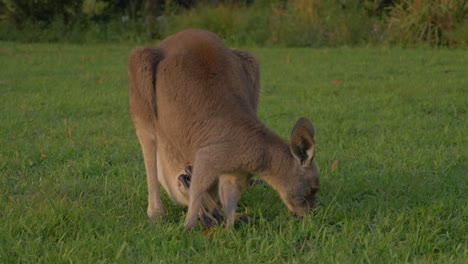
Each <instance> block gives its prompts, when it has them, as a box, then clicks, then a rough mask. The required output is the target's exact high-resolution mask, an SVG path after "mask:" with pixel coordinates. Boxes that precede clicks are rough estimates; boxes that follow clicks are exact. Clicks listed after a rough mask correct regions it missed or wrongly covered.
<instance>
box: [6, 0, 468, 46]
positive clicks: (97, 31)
mask: <svg viewBox="0 0 468 264" xmlns="http://www.w3.org/2000/svg"><path fill="white" fill-rule="evenodd" d="M467 12H468V4H467V3H466V1H463V0H437V1H431V0H401V1H396V0H395V1H391V0H365V1H343V0H330V1H325V0H200V1H194V0H131V1H111V0H78V1H64V0H58V1H49V0H24V1H19V0H0V29H1V30H0V40H2V39H3V40H19V41H29V42H34V41H43V42H56V41H65V42H79V43H81V42H114V41H117V40H118V41H148V40H153V41H154V40H156V39H161V38H163V37H165V36H167V35H169V34H171V33H174V32H176V31H179V30H181V29H184V28H189V27H190V28H193V27H198V28H205V29H208V30H211V31H214V32H215V33H217V34H219V35H220V36H221V37H223V38H224V39H226V40H227V41H228V42H230V43H233V44H236V45H254V46H264V45H266V46H308V47H321V46H342V45H368V44H371V45H372V44H386V43H391V44H395V43H396V44H403V45H419V44H424V43H427V44H429V45H432V46H449V47H464V46H466V45H468V43H467V39H468V18H467ZM79 36H82V37H79Z"/></svg>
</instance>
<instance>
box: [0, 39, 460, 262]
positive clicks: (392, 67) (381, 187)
mask: <svg viewBox="0 0 468 264" xmlns="http://www.w3.org/2000/svg"><path fill="white" fill-rule="evenodd" d="M132 47H133V45H121V44H119V45H116V44H106V45H102V44H98V45H95V44H89V45H64V44H18V43H5V42H0V51H1V52H0V68H1V69H2V70H1V71H0V80H1V82H0V93H1V96H0V146H1V151H0V194H1V195H0V205H1V210H0V219H1V221H0V244H1V246H0V262H1V263H64V262H67V263H69V262H77V263H82V262H83V263H219V262H223V263H444V264H445V263H467V262H468V255H467V252H468V248H467V243H466V241H467V235H468V206H467V205H466V201H467V200H468V177H466V172H467V170H468V167H467V164H468V163H467V162H468V160H467V158H468V149H467V148H466V146H467V143H468V142H467V137H466V131H467V129H468V128H467V120H468V112H467V107H466V105H467V104H466V100H467V95H468V76H467V75H466V73H467V72H468V61H467V60H466V51H463V50H447V49H443V48H441V49H436V50H435V49H407V50H404V49H388V48H336V49H304V48H301V49H292V48H290V49H284V48H268V49H263V48H262V49H255V50H253V52H254V53H255V54H256V56H257V57H258V58H259V59H260V62H261V64H260V65H261V87H262V88H261V92H260V106H259V111H258V112H259V118H260V119H261V120H263V122H264V123H265V124H266V125H267V126H268V127H269V128H271V129H272V130H274V131H276V132H277V133H279V134H280V135H281V136H282V137H283V138H287V137H288V136H289V132H290V129H291V128H292V125H293V124H294V122H295V121H296V119H297V118H298V117H300V116H306V117H309V118H310V119H311V120H312V121H313V123H314V127H315V134H316V140H317V153H316V157H315V162H316V165H317V166H318V168H319V171H320V172H321V184H322V186H321V187H322V188H321V191H320V192H319V194H318V197H317V198H318V210H317V212H316V214H314V215H309V216H306V217H304V218H296V217H292V216H290V215H289V214H288V213H287V209H286V207H285V206H284V205H283V203H282V202H281V200H280V199H279V197H278V195H277V194H276V193H275V192H274V191H273V190H272V189H271V188H268V187H266V186H262V185H256V186H253V187H251V188H248V189H247V190H246V192H245V193H244V195H243V196H242V198H241V201H240V207H239V212H243V213H248V214H250V215H251V216H253V217H254V222H253V223H252V225H250V226H244V225H239V226H238V227H237V228H236V229H235V230H233V232H225V231H224V230H223V229H219V228H214V229H212V230H211V232H208V234H207V233H206V232H204V230H202V228H201V227H200V226H199V227H197V228H196V229H195V230H193V231H191V232H188V233H184V232H183V221H184V216H185V212H186V209H184V208H182V207H180V206H176V205H175V204H174V203H173V202H172V201H171V200H170V199H169V197H168V196H167V195H166V194H165V192H164V191H162V194H163V204H164V206H165V209H166V220H165V222H163V223H158V224H155V225H148V224H147V219H146V203H147V197H146V194H147V191H146V182H145V174H144V164H143V159H142V154H141V150H140V147H139V145H138V140H137V138H136V135H135V131H134V129H133V127H132V124H131V121H130V117H129V113H128V105H127V104H128V98H127V77H126V75H127V73H126V61H127V54H128V53H129V51H130V49H131V48H132ZM335 160H338V165H337V166H336V165H335V169H333V168H332V167H331V166H330V165H331V164H336V163H335V162H334V161H335Z"/></svg>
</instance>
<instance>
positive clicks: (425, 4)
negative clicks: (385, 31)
mask: <svg viewBox="0 0 468 264" xmlns="http://www.w3.org/2000/svg"><path fill="white" fill-rule="evenodd" d="M467 15H468V2H467V1H465V0H436V1H433V0H402V1H400V3H396V4H395V5H394V6H392V7H391V8H390V14H389V18H388V26H389V33H390V36H391V40H392V41H397V42H401V43H403V44H408V45H414V44H420V43H428V44H431V45H447V46H455V45H457V44H459V42H465V43H466V41H468V29H467V28H468V16H467Z"/></svg>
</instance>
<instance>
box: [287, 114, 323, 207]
mask: <svg viewBox="0 0 468 264" xmlns="http://www.w3.org/2000/svg"><path fill="white" fill-rule="evenodd" d="M289 147H290V150H291V154H292V156H293V157H294V159H293V162H292V166H291V167H290V168H289V170H288V171H286V172H285V173H287V174H288V175H283V177H284V178H286V179H287V181H286V184H285V185H286V186H284V188H285V189H283V191H281V192H280V196H281V198H282V200H283V202H284V203H285V204H286V206H287V207H288V209H289V210H290V211H291V212H293V213H294V214H297V215H299V216H303V215H305V214H307V213H308V212H309V210H310V209H311V208H312V207H314V206H315V195H316V193H317V192H318V191H319V189H320V182H319V173H318V171H317V169H316V167H315V164H314V161H313V160H314V150H315V140H314V128H313V126H312V124H311V123H310V121H309V120H307V119H305V118H300V119H299V120H298V121H297V122H296V124H295V125H294V128H293V129H292V132H291V139H290V142H289Z"/></svg>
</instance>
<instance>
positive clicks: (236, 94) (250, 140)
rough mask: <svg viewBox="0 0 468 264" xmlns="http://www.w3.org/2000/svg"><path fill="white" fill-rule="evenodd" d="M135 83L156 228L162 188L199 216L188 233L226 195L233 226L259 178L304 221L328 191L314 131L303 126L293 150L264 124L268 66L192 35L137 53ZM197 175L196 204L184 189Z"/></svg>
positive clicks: (191, 218) (133, 97) (134, 103)
mask: <svg viewBox="0 0 468 264" xmlns="http://www.w3.org/2000/svg"><path fill="white" fill-rule="evenodd" d="M128 75H129V102H130V112H131V117H132V121H133V123H134V126H135V128H136V133H137V135H138V138H139V141H140V144H141V147H142V151H143V156H144V160H145V167H146V173H147V183H148V211H147V213H148V216H149V217H150V219H154V218H160V217H162V216H163V214H164V211H163V207H162V203H161V199H160V194H159V189H158V188H159V183H161V184H162V185H163V187H164V189H165V190H166V191H167V192H168V193H169V195H170V197H171V198H172V199H173V200H175V201H176V202H178V203H181V204H183V205H187V206H188V207H189V209H188V213H187V218H186V222H185V228H186V229H190V228H192V227H193V226H194V225H195V224H196V220H197V213H198V210H199V208H200V205H201V199H202V196H203V194H204V193H206V192H209V193H210V194H211V195H212V196H216V191H218V196H219V199H220V201H221V203H222V205H223V207H224V213H225V214H226V218H227V226H231V225H232V223H233V221H234V215H235V210H236V206H237V202H238V199H239V196H240V193H241V191H242V189H243V188H244V187H245V186H246V183H247V181H248V179H249V178H250V177H251V176H252V175H253V174H256V175H258V176H259V177H261V178H262V179H263V180H265V181H266V182H267V183H268V184H269V185H271V186H272V187H273V188H274V189H275V190H277V191H278V193H279V194H280V196H281V198H282V199H283V201H284V202H285V204H286V205H287V207H288V208H289V209H290V210H291V211H292V212H294V213H296V214H299V215H303V214H305V213H306V212H307V211H308V209H309V208H310V207H311V206H313V204H314V203H315V193H316V192H317V191H318V188H319V181H318V173H317V172H316V169H315V166H314V164H313V161H312V158H313V147H314V143H315V142H314V140H313V128H312V124H310V122H309V121H307V120H306V119H300V120H299V121H298V123H297V124H296V126H295V127H294V129H293V132H292V141H291V146H289V145H288V144H286V143H285V142H283V141H282V140H281V139H280V138H279V137H278V136H276V135H275V134H274V133H272V132H271V131H269V130H268V129H267V128H266V127H265V126H264V125H263V124H262V123H261V122H260V121H259V120H258V118H257V116H256V110H257V104H258V93H259V66H258V62H257V60H256V59H255V57H253V56H252V55H251V54H249V53H248V52H245V51H237V50H231V49H228V48H226V47H225V46H224V44H223V43H222V41H221V40H220V39H219V38H218V37H217V36H216V35H215V34H213V33H211V32H208V31H203V30H185V31H182V32H179V33H177V34H175V35H173V36H170V37H168V38H167V39H165V40H163V41H162V42H161V43H159V45H158V46H156V47H154V48H136V49H134V50H132V52H131V54H130V56H129V64H128ZM311 150H312V151H311ZM291 152H293V153H294V156H293V155H292V153H291ZM295 157H297V158H295ZM187 165H192V166H193V176H192V181H191V186H190V192H189V195H187V193H186V192H185V191H183V188H182V186H181V184H180V182H178V180H177V176H178V175H179V174H180V172H181V171H182V170H183V169H184V167H185V166H187Z"/></svg>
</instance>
